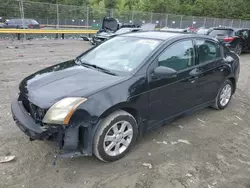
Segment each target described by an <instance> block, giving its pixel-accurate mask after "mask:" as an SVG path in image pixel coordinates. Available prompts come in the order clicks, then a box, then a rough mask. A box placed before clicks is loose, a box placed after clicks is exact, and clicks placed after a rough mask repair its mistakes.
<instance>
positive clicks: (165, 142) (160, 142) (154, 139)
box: [153, 139, 168, 145]
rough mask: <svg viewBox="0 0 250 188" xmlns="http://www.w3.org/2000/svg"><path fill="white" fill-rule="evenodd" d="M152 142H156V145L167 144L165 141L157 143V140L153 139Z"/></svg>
mask: <svg viewBox="0 0 250 188" xmlns="http://www.w3.org/2000/svg"><path fill="white" fill-rule="evenodd" d="M153 141H154V142H156V143H157V144H166V145H167V144H168V143H167V141H162V142H159V141H157V140H155V139H153Z"/></svg>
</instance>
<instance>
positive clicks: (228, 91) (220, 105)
mask: <svg viewBox="0 0 250 188" xmlns="http://www.w3.org/2000/svg"><path fill="white" fill-rule="evenodd" d="M232 94H233V84H232V82H231V81H230V80H226V81H225V82H224V84H223V85H222V86H221V88H220V90H219V92H218V94H217V97H216V99H215V103H214V105H213V106H212V107H214V108H216V109H218V110H222V109H224V108H226V107H227V105H228V104H229V102H230V100H231V98H232Z"/></svg>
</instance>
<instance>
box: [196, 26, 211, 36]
mask: <svg viewBox="0 0 250 188" xmlns="http://www.w3.org/2000/svg"><path fill="white" fill-rule="evenodd" d="M209 31H210V29H209V28H204V27H201V28H199V29H197V31H196V33H197V34H199V35H208V33H209Z"/></svg>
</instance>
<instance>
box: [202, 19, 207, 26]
mask: <svg viewBox="0 0 250 188" xmlns="http://www.w3.org/2000/svg"><path fill="white" fill-rule="evenodd" d="M206 21H207V18H206V17H205V18H204V22H203V27H206Z"/></svg>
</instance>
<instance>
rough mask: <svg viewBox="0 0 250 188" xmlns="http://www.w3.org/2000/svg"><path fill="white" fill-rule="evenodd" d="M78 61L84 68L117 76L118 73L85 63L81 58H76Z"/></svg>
mask: <svg viewBox="0 0 250 188" xmlns="http://www.w3.org/2000/svg"><path fill="white" fill-rule="evenodd" d="M76 61H79V62H80V63H81V65H83V66H86V67H91V68H94V69H97V70H99V71H101V72H104V73H107V74H110V75H114V76H117V74H116V73H114V72H112V71H110V70H108V69H105V68H103V67H99V66H98V65H95V64H90V63H88V62H86V61H83V60H81V59H80V58H79V57H77V58H76Z"/></svg>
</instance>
